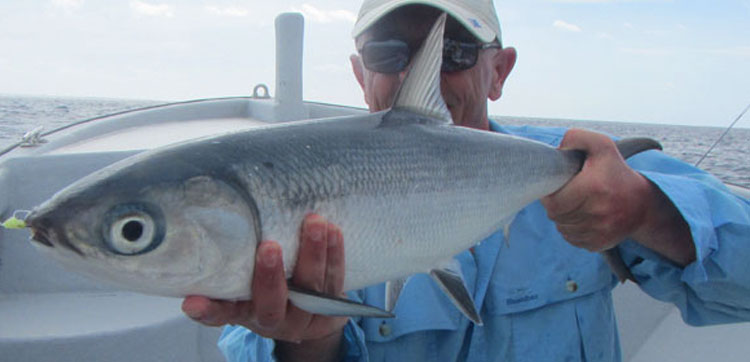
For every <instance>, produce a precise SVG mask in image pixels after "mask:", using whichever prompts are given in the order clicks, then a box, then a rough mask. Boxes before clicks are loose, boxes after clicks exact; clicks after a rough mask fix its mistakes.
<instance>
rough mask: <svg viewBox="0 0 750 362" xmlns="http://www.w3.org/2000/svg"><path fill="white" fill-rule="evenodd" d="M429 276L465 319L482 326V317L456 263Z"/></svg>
mask: <svg viewBox="0 0 750 362" xmlns="http://www.w3.org/2000/svg"><path fill="white" fill-rule="evenodd" d="M454 262H455V260H454ZM430 276H431V277H432V279H433V280H434V281H435V282H436V283H437V284H438V286H440V289H441V290H442V291H443V292H444V293H445V294H446V295H447V296H448V298H449V299H450V300H451V302H453V304H454V305H455V306H456V308H458V310H459V311H461V313H463V314H464V315H465V316H466V318H469V319H470V320H471V321H472V322H474V323H475V324H477V325H480V326H481V325H482V317H480V316H479V313H478V312H477V309H476V305H475V304H474V298H472V297H471V293H469V291H468V290H467V289H466V283H465V282H464V278H463V275H462V273H461V269H460V266H459V265H458V263H457V262H455V264H453V265H451V266H449V267H443V268H439V269H433V270H431V271H430Z"/></svg>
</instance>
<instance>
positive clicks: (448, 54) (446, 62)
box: [359, 38, 502, 74]
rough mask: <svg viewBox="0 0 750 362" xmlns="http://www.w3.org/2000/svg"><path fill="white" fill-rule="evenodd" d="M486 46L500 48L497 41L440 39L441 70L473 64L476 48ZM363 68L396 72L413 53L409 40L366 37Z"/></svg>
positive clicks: (388, 72)
mask: <svg viewBox="0 0 750 362" xmlns="http://www.w3.org/2000/svg"><path fill="white" fill-rule="evenodd" d="M489 48H502V45H501V44H499V43H497V42H492V43H483V44H480V43H474V42H467V41H459V40H453V39H449V38H445V39H443V64H442V66H441V68H440V70H441V71H443V72H458V71H462V70H466V69H469V68H471V67H473V66H474V65H475V64H477V58H478V56H479V51H480V50H482V49H489ZM359 53H360V54H361V55H362V63H364V65H365V68H367V69H369V70H371V71H373V72H377V73H386V74H392V73H399V72H401V71H403V70H404V69H406V66H407V65H409V62H410V61H411V57H412V55H413V53H414V51H413V50H412V48H411V47H410V46H409V44H408V43H407V42H405V41H403V40H398V39H389V40H370V41H368V42H366V43H365V45H364V46H363V47H362V49H359Z"/></svg>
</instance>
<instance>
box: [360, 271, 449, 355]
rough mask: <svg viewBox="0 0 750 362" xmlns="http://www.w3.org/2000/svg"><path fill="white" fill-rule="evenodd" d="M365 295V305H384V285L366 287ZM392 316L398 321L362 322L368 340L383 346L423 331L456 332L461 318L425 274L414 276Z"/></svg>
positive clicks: (378, 320)
mask: <svg viewBox="0 0 750 362" xmlns="http://www.w3.org/2000/svg"><path fill="white" fill-rule="evenodd" d="M365 293H366V295H365V298H364V299H365V303H367V304H370V305H375V306H381V307H382V306H383V304H384V299H385V288H384V286H383V285H378V286H376V287H371V288H367V289H366V290H365ZM393 313H394V314H395V315H396V317H395V318H385V319H384V318H365V319H363V320H362V322H361V323H360V325H361V326H362V328H363V330H364V332H365V338H366V339H367V340H368V341H371V342H381V343H383V342H390V341H394V340H396V339H398V338H400V337H402V336H405V335H407V334H410V333H415V332H420V331H428V330H446V331H450V330H456V329H457V328H458V326H459V324H460V321H461V318H462V317H461V314H460V312H459V311H458V310H457V309H456V308H455V307H454V306H453V305H452V304H451V302H450V300H448V298H447V297H446V296H445V295H444V294H443V292H442V291H441V290H440V289H439V288H438V287H437V285H435V284H434V283H433V281H432V280H431V279H430V277H429V276H427V275H423V274H418V275H414V276H412V277H411V279H410V280H409V282H408V283H407V285H406V287H405V288H404V290H403V291H402V292H401V296H400V297H399V300H398V302H397V303H396V308H395V309H394V311H393Z"/></svg>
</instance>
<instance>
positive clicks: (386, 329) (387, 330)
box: [378, 322, 391, 337]
mask: <svg viewBox="0 0 750 362" xmlns="http://www.w3.org/2000/svg"><path fill="white" fill-rule="evenodd" d="M378 331H379V332H380V335H381V336H383V337H388V336H390V335H391V326H389V325H387V324H385V322H383V324H381V325H380V328H378Z"/></svg>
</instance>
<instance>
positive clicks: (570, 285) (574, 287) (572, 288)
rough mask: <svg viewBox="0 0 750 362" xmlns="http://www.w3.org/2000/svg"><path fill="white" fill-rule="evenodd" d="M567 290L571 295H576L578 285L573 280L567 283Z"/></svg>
mask: <svg viewBox="0 0 750 362" xmlns="http://www.w3.org/2000/svg"><path fill="white" fill-rule="evenodd" d="M565 289H567V290H568V291H569V292H571V293H575V291H576V290H578V283H576V282H575V281H572V280H568V281H567V282H565Z"/></svg>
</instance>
